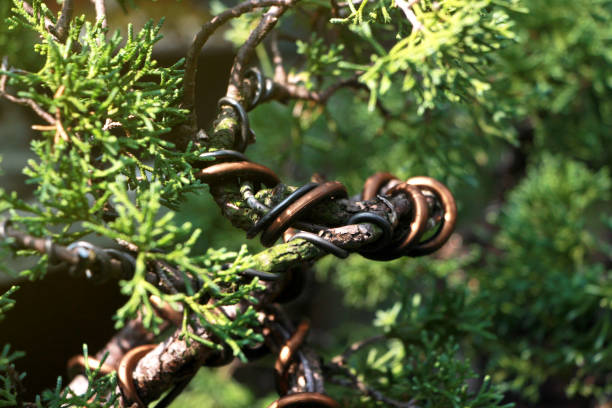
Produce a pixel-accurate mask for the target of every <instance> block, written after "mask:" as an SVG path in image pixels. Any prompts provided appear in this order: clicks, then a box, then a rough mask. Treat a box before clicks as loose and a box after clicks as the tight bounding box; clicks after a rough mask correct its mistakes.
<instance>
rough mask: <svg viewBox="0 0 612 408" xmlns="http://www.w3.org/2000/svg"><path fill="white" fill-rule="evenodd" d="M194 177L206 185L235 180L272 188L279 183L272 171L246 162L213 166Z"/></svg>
mask: <svg viewBox="0 0 612 408" xmlns="http://www.w3.org/2000/svg"><path fill="white" fill-rule="evenodd" d="M196 177H197V178H199V179H200V180H202V181H203V182H205V183H207V184H215V183H218V182H219V181H221V180H228V179H235V178H241V179H245V180H252V181H258V182H261V183H263V184H264V185H266V186H267V187H274V186H276V185H277V184H278V183H280V180H279V178H278V176H277V175H276V173H274V172H273V171H272V170H270V169H269V168H267V167H266V166H262V165H261V164H257V163H253V162H248V161H241V162H229V163H219V164H213V165H212V166H210V167H206V168H205V169H202V170H200V171H199V172H198V173H196Z"/></svg>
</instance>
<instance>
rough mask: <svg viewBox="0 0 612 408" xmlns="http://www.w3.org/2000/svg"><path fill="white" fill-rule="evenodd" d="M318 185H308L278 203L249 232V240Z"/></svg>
mask: <svg viewBox="0 0 612 408" xmlns="http://www.w3.org/2000/svg"><path fill="white" fill-rule="evenodd" d="M317 185H318V184H317V183H308V184H305V185H303V186H302V187H300V188H298V189H297V190H295V191H294V192H293V193H291V194H290V195H289V196H288V197H287V198H285V199H284V200H283V201H281V202H280V203H278V204H277V205H276V206H275V207H274V208H272V209H271V210H270V211H268V212H267V213H266V214H265V215H264V216H263V217H261V219H260V220H259V221H257V223H256V224H255V225H253V226H252V227H251V228H250V229H249V230H248V231H247V238H253V237H254V236H255V235H257V234H259V231H261V230H262V229H264V228H266V227H267V226H268V225H270V223H271V222H272V221H273V220H274V218H276V217H277V216H278V215H279V214H280V213H281V212H283V211H284V210H285V208H287V207H289V206H290V205H291V203H293V202H294V201H296V200H297V199H299V198H300V197H302V196H303V195H304V194H306V193H308V192H309V191H310V190H312V189H314V188H315V187H316V186H317Z"/></svg>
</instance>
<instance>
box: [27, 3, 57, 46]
mask: <svg viewBox="0 0 612 408" xmlns="http://www.w3.org/2000/svg"><path fill="white" fill-rule="evenodd" d="M21 3H22V4H23V9H24V10H25V11H26V12H27V13H28V14H29V15H31V16H33V15H34V8H33V7H32V5H30V3H28V2H27V1H25V0H22V1H21ZM45 28H46V29H47V31H49V33H50V34H51V35H52V36H53V37H55V39H56V40H59V38H58V35H57V33H56V32H55V25H54V24H53V21H51V19H49V18H48V17H45Z"/></svg>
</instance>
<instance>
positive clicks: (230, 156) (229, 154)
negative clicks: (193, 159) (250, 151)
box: [198, 150, 250, 167]
mask: <svg viewBox="0 0 612 408" xmlns="http://www.w3.org/2000/svg"><path fill="white" fill-rule="evenodd" d="M200 159H213V160H211V161H208V160H206V161H202V162H201V163H199V164H201V166H198V167H206V165H207V164H210V163H219V162H221V161H250V160H249V158H248V157H246V156H245V155H244V153H240V152H237V151H236V150H215V151H214V152H206V153H202V154H201V155H200Z"/></svg>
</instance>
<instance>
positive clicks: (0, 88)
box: [0, 57, 55, 125]
mask: <svg viewBox="0 0 612 408" xmlns="http://www.w3.org/2000/svg"><path fill="white" fill-rule="evenodd" d="M7 70H8V58H7V57H4V58H3V59H2V71H7ZM6 80H7V75H6V74H3V75H2V76H0V97H3V98H4V99H6V100H9V101H11V102H13V103H17V104H19V105H24V106H29V107H30V108H31V109H32V110H33V111H34V112H35V113H36V114H37V115H38V116H40V117H41V118H43V119H44V120H46V121H47V123H49V124H51V125H55V118H54V117H53V116H52V115H51V114H49V113H48V112H46V111H45V110H44V109H43V108H41V107H40V105H38V104H37V103H36V102H34V101H33V100H31V99H28V98H18V97H16V96H13V95H10V94H8V93H7V92H6Z"/></svg>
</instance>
